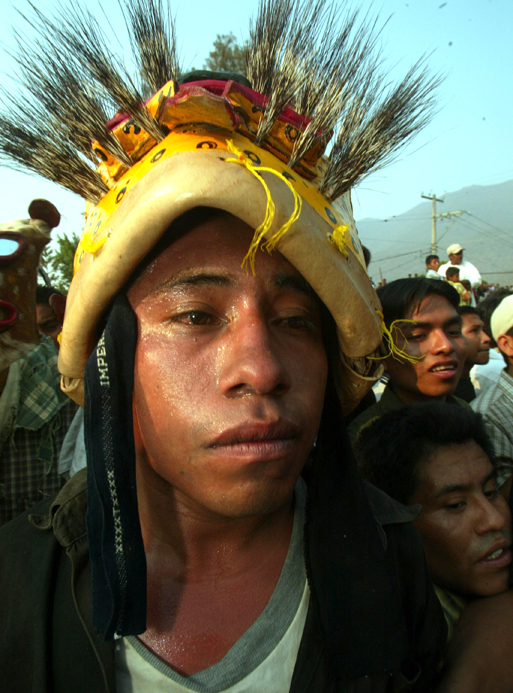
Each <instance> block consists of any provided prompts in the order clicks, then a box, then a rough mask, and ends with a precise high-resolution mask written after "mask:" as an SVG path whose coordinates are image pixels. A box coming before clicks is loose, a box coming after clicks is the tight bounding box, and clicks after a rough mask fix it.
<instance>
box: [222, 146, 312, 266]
mask: <svg viewBox="0 0 513 693" xmlns="http://www.w3.org/2000/svg"><path fill="white" fill-rule="evenodd" d="M227 145H228V150H229V151H230V152H232V153H233V154H235V155H236V156H237V158H236V159H225V161H228V162H232V163H234V164H240V165H241V166H244V167H245V168H246V169H247V170H248V171H249V172H250V173H251V174H252V175H254V176H255V177H256V179H257V180H258V181H259V182H260V183H261V184H262V185H263V187H264V190H265V194H266V197H267V204H266V209H265V217H264V220H263V222H262V223H261V224H260V226H259V227H258V228H257V229H256V231H255V234H254V236H253V240H252V241H251V245H250V246H249V250H248V252H247V253H246V256H245V257H244V259H243V261H242V267H244V265H245V264H246V263H248V262H249V264H250V266H251V271H252V272H253V274H255V258H256V252H257V250H258V247H259V246H260V243H261V242H262V240H263V239H264V237H265V235H266V234H267V233H268V231H269V230H270V228H271V226H272V223H273V221H274V215H275V213H276V206H275V204H274V202H273V199H272V196H271V191H270V190H269V186H268V185H267V183H266V182H265V180H264V179H263V177H262V176H261V175H259V172H260V171H267V172H268V173H272V174H273V175H274V176H277V177H278V178H280V179H281V180H282V181H283V182H284V183H285V185H286V186H287V187H288V188H289V190H290V191H291V193H292V194H293V196H294V209H293V211H292V214H291V215H290V217H289V219H288V221H286V222H285V224H283V226H281V227H280V228H279V229H278V231H276V232H275V233H273V235H272V236H271V238H269V240H268V241H267V242H266V243H264V245H263V246H262V248H265V249H266V250H267V252H268V253H270V252H272V251H273V250H274V249H275V247H276V244H277V243H278V241H279V240H280V239H281V238H282V236H283V235H284V234H285V233H287V231H288V230H289V229H290V227H291V226H292V224H294V222H296V221H297V220H298V218H299V215H300V214H301V206H302V203H303V201H302V199H301V196H300V195H299V193H297V192H296V190H295V188H294V186H293V185H292V183H291V182H290V181H289V180H288V179H287V178H286V177H285V176H284V175H283V174H282V173H280V172H279V171H276V170H275V169H273V168H269V167H267V166H255V165H254V164H253V163H252V162H251V160H250V159H249V157H247V156H246V155H245V154H244V152H243V151H241V150H240V149H238V148H237V147H236V146H235V145H234V144H233V141H232V140H227Z"/></svg>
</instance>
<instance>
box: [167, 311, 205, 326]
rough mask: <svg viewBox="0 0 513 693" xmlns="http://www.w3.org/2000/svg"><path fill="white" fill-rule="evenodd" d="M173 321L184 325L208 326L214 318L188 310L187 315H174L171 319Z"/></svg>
mask: <svg viewBox="0 0 513 693" xmlns="http://www.w3.org/2000/svg"><path fill="white" fill-rule="evenodd" d="M173 321H174V322H180V323H183V324H186V325H209V324H211V323H212V322H213V321H214V318H213V316H212V315H210V314H209V313H206V312H205V311H202V310H190V311H188V312H187V313H180V315H176V316H175V317H174V318H173Z"/></svg>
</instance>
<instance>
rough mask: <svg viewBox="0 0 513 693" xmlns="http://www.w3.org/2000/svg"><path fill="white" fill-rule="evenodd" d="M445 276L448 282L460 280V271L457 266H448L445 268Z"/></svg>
mask: <svg viewBox="0 0 513 693" xmlns="http://www.w3.org/2000/svg"><path fill="white" fill-rule="evenodd" d="M445 277H446V279H447V281H448V282H453V283H456V282H459V280H460V271H459V269H458V268H457V267H448V268H447V269H446V270H445Z"/></svg>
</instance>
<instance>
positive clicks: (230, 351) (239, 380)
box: [218, 316, 291, 397]
mask: <svg viewBox="0 0 513 693" xmlns="http://www.w3.org/2000/svg"><path fill="white" fill-rule="evenodd" d="M286 362H287V352H286V350H285V349H284V346H283V344H281V342H280V339H279V336H276V335H274V334H273V327H272V325H270V324H268V323H267V321H266V320H265V318H264V317H263V316H251V317H247V318H239V319H238V320H236V321H234V324H233V325H232V326H230V328H229V329H228V331H227V335H226V338H225V341H224V344H223V346H222V348H221V353H220V362H219V367H220V371H219V380H218V383H219V389H220V390H221V392H222V393H223V395H224V396H225V397H241V396H243V395H250V394H259V395H268V394H272V395H282V394H284V393H285V392H287V391H288V390H289V388H290V385H291V379H290V374H289V371H288V368H287V363H286Z"/></svg>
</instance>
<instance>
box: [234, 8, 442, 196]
mask: <svg viewBox="0 0 513 693" xmlns="http://www.w3.org/2000/svg"><path fill="white" fill-rule="evenodd" d="M334 7H335V6H334V5H333V4H332V3H330V2H329V1H328V0H262V2H261V4H260V8H259V12H258V15H257V18H256V20H255V22H254V23H252V25H251V28H250V38H251V41H250V46H249V52H248V64H247V68H248V77H249V79H250V81H251V82H252V83H253V86H254V88H255V89H256V90H257V91H260V92H262V93H264V94H265V95H266V96H268V98H269V102H268V106H267V108H266V111H265V113H264V116H263V118H262V120H261V122H260V126H259V130H258V133H257V142H258V141H259V140H260V141H261V140H262V139H264V138H265V135H266V134H267V133H268V132H269V130H270V129H271V127H272V125H273V123H274V121H275V119H276V118H277V117H278V115H279V111H280V108H281V109H282V110H283V107H284V106H285V105H286V104H287V103H288V102H290V104H291V105H292V107H293V108H294V109H295V110H297V112H299V113H301V114H302V115H305V116H307V117H309V118H311V122H310V123H309V125H308V126H307V127H306V128H305V130H304V132H303V133H302V134H301V135H300V136H299V137H298V138H297V139H296V141H295V143H294V147H293V151H292V155H291V157H290V160H289V165H290V166H292V167H293V166H295V165H296V164H297V163H298V161H299V160H300V159H301V157H302V156H303V155H304V153H305V152H306V151H307V150H308V149H309V148H310V147H312V146H313V145H314V144H315V143H316V142H317V141H318V142H319V143H321V142H322V141H327V139H329V136H330V135H331V132H332V131H334V132H335V143H334V146H333V149H332V151H331V153H330V161H329V163H328V166H327V169H326V171H325V174H324V177H323V179H322V180H321V181H320V190H321V192H323V193H324V194H325V195H327V196H328V197H330V198H331V199H335V198H337V197H339V196H340V195H341V194H343V193H344V192H346V191H347V190H348V189H350V188H351V187H354V186H355V185H356V184H357V183H358V182H359V181H360V180H361V179H362V178H363V177H364V176H365V175H367V174H368V173H370V172H372V171H375V170H377V169H378V168H379V167H381V166H384V165H385V164H387V163H390V161H391V160H392V159H393V158H394V157H395V156H396V154H397V152H398V149H399V147H400V146H401V145H402V144H404V143H405V142H407V141H408V140H409V139H411V138H412V136H413V135H414V134H416V133H417V132H418V131H419V130H421V129H422V128H423V127H424V126H425V125H426V124H427V122H428V121H429V120H430V119H431V117H432V115H433V113H434V110H435V100H434V97H433V91H434V89H435V88H436V87H437V86H438V85H439V83H440V81H441V80H440V78H439V77H437V76H434V77H433V76H430V75H429V73H428V71H427V70H426V69H425V67H424V62H423V61H422V60H421V61H419V62H418V63H417V64H416V65H415V66H414V67H413V68H412V69H411V70H410V71H409V72H408V74H407V75H406V77H405V78H404V80H403V81H402V82H401V83H400V85H399V86H398V87H396V88H395V89H393V90H391V91H390V92H385V90H384V88H383V84H385V83H386V74H384V73H383V70H382V69H380V67H381V57H380V51H379V50H377V41H378V38H379V31H377V29H376V22H370V21H368V20H364V22H363V23H361V24H360V25H359V26H358V27H357V26H356V19H357V13H354V14H352V15H348V16H347V17H346V18H345V20H344V22H343V23H341V22H340V16H341V12H340V11H339V10H337V9H334ZM337 25H338V26H337ZM297 27H301V28H300V29H297ZM338 27H340V28H338ZM290 56H293V59H292V60H291V59H290ZM287 100H288V101H287Z"/></svg>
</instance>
